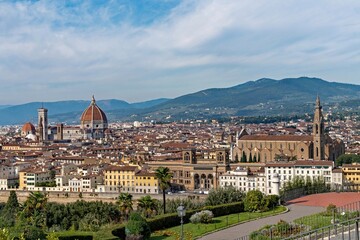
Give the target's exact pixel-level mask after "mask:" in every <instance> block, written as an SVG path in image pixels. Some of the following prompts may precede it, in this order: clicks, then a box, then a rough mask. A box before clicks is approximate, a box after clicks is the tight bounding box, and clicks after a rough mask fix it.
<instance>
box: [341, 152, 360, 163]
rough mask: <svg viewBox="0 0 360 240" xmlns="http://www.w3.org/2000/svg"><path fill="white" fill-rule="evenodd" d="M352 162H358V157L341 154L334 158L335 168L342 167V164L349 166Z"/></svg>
mask: <svg viewBox="0 0 360 240" xmlns="http://www.w3.org/2000/svg"><path fill="white" fill-rule="evenodd" d="M354 162H357V163H358V162H360V156H359V155H356V154H342V155H340V156H339V157H338V158H336V166H342V165H343V164H350V163H354Z"/></svg>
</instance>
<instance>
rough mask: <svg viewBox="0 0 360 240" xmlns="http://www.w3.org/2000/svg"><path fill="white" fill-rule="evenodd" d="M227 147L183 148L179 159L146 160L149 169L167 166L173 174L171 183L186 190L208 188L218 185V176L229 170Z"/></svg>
mask: <svg viewBox="0 0 360 240" xmlns="http://www.w3.org/2000/svg"><path fill="white" fill-rule="evenodd" d="M229 164H230V158H229V149H215V150H211V151H202V152H197V151H196V150H195V149H189V150H184V151H183V152H182V160H181V161H157V162H148V163H147V165H148V166H149V168H150V169H151V170H156V169H157V168H158V167H168V168H169V169H170V171H171V173H172V174H173V176H172V180H171V182H172V183H173V185H178V186H182V187H185V189H186V190H195V189H201V190H209V189H212V188H217V187H218V186H219V182H218V181H219V176H220V175H222V174H224V173H226V172H227V171H229V170H230V166H229Z"/></svg>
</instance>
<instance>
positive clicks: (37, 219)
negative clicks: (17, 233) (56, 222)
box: [23, 192, 48, 226]
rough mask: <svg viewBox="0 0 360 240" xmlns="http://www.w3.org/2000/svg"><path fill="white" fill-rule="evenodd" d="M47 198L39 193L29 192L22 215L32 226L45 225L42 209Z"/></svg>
mask: <svg viewBox="0 0 360 240" xmlns="http://www.w3.org/2000/svg"><path fill="white" fill-rule="evenodd" d="M47 200H48V199H47V197H46V195H45V194H43V193H41V192H30V194H29V197H28V198H27V199H26V201H25V203H24V210H23V212H24V214H25V216H26V217H28V218H29V220H30V222H32V223H33V225H34V226H41V225H44V224H45V214H44V209H45V206H46V204H47Z"/></svg>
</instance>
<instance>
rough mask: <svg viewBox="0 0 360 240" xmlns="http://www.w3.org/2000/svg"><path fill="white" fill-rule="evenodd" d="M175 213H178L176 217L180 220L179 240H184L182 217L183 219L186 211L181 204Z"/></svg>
mask: <svg viewBox="0 0 360 240" xmlns="http://www.w3.org/2000/svg"><path fill="white" fill-rule="evenodd" d="M177 212H178V215H179V217H180V218H181V221H180V223H181V235H180V239H181V240H184V220H183V217H185V214H186V210H185V207H184V205H183V204H182V203H181V204H180V206H179V207H178V208H177Z"/></svg>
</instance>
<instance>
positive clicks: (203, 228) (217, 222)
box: [151, 206, 286, 240]
mask: <svg viewBox="0 0 360 240" xmlns="http://www.w3.org/2000/svg"><path fill="white" fill-rule="evenodd" d="M285 210H286V208H285V207H283V206H280V207H276V208H275V209H274V210H271V211H267V212H263V213H247V212H243V213H236V214H231V215H227V216H222V217H216V218H214V219H213V222H212V223H209V224H202V223H200V224H192V223H187V224H184V232H185V239H193V238H196V237H200V236H202V235H204V234H206V233H209V232H213V231H215V230H219V229H222V228H226V227H228V226H230V225H234V224H237V223H240V222H244V221H247V220H251V219H256V218H262V217H266V216H270V215H274V214H277V213H281V212H283V211H285ZM179 221H180V219H179ZM180 231H181V227H180V226H176V227H172V228H169V229H165V230H161V231H156V232H154V233H153V234H152V235H151V239H152V240H163V239H168V240H171V239H178V238H179V234H180Z"/></svg>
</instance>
